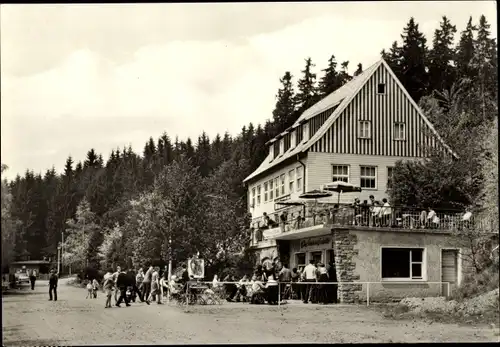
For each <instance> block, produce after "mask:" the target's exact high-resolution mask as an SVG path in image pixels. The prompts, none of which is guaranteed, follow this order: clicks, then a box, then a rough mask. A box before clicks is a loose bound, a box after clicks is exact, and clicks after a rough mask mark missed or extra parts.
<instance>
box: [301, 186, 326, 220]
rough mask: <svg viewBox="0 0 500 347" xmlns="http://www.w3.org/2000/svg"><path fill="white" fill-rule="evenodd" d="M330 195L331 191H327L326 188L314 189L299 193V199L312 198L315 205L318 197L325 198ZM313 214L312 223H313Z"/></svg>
mask: <svg viewBox="0 0 500 347" xmlns="http://www.w3.org/2000/svg"><path fill="white" fill-rule="evenodd" d="M329 196H332V193H330V192H327V191H326V190H319V189H314V190H311V191H309V192H306V193H303V194H301V195H299V198H300V199H314V205H315V206H316V205H317V202H318V199H320V198H326V197H329ZM315 219H316V218H315V216H314V215H313V223H315Z"/></svg>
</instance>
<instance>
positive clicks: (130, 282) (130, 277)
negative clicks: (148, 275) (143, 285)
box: [127, 269, 149, 305]
mask: <svg viewBox="0 0 500 347" xmlns="http://www.w3.org/2000/svg"><path fill="white" fill-rule="evenodd" d="M135 275H136V274H135V271H134V270H132V269H130V270H128V272H127V286H128V287H131V288H132V293H134V294H135V295H137V296H138V297H139V300H141V302H144V297H143V296H142V293H141V291H140V290H139V288H138V287H137V283H136V281H135V277H136V276H135ZM146 303H147V304H148V305H149V301H147V300H146Z"/></svg>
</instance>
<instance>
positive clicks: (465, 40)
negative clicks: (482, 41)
mask: <svg viewBox="0 0 500 347" xmlns="http://www.w3.org/2000/svg"><path fill="white" fill-rule="evenodd" d="M476 30H477V28H476V27H475V26H474V25H473V24H472V17H469V21H468V22H467V27H466V28H465V30H464V31H462V32H461V34H460V42H459V43H458V47H457V49H456V65H457V74H458V78H467V79H472V78H473V70H472V68H471V66H470V62H471V60H472V57H473V56H474V32H475V31H476Z"/></svg>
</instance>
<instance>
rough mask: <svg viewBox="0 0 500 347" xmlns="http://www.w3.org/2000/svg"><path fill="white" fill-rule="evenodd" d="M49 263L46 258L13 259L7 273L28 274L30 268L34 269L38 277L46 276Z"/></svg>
mask: <svg viewBox="0 0 500 347" xmlns="http://www.w3.org/2000/svg"><path fill="white" fill-rule="evenodd" d="M50 265H51V263H50V262H49V261H46V260H24V261H15V262H13V263H11V264H10V269H9V273H10V274H16V273H27V274H29V273H30V271H31V270H36V272H37V274H38V277H39V278H44V277H47V274H48V273H49V270H50Z"/></svg>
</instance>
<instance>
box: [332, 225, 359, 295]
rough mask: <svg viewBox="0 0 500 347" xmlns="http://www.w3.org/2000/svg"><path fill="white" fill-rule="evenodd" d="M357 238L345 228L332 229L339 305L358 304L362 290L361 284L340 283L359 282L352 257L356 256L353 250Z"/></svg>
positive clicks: (356, 252) (355, 251) (356, 253)
mask: <svg viewBox="0 0 500 347" xmlns="http://www.w3.org/2000/svg"><path fill="white" fill-rule="evenodd" d="M357 242H358V238H357V236H356V235H355V234H353V233H351V232H350V230H349V229H346V228H334V229H333V242H332V243H333V245H332V246H333V250H334V254H335V268H336V272H337V281H338V282H340V283H339V287H338V298H339V300H340V302H341V303H357V302H359V295H358V293H359V292H360V291H361V290H362V285H361V284H343V283H342V282H355V281H359V280H360V275H359V274H356V271H355V270H356V262H355V260H354V257H355V256H357V255H358V250H357V249H355V246H356V245H357Z"/></svg>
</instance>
